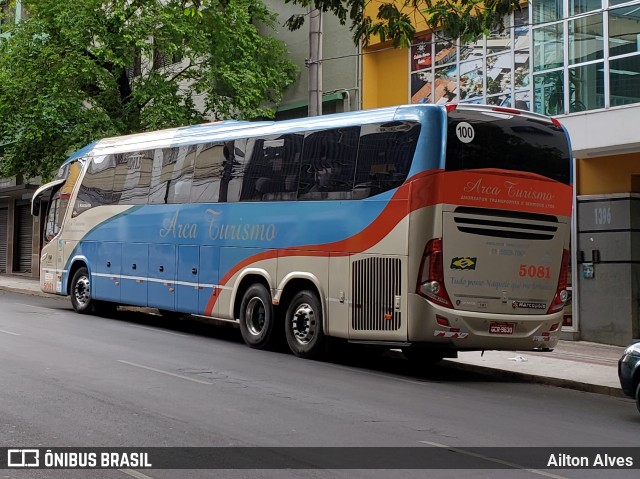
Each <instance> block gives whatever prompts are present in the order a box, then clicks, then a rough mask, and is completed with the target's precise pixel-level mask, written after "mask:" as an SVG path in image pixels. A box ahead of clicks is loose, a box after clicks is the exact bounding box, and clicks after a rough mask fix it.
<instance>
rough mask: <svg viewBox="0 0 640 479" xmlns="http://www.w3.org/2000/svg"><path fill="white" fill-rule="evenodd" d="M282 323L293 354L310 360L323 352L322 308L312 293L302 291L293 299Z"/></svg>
mask: <svg viewBox="0 0 640 479" xmlns="http://www.w3.org/2000/svg"><path fill="white" fill-rule="evenodd" d="M284 322H285V336H286V338H287V344H288V345H289V349H291V352H292V353H293V354H295V355H296V356H298V357H300V358H306V359H312V358H316V357H318V356H320V355H322V354H323V353H324V352H325V347H324V346H325V336H324V331H323V328H322V306H321V304H320V300H319V299H318V296H317V294H315V293H314V292H313V291H309V290H303V291H300V292H299V293H297V294H296V295H295V296H294V297H293V299H292V300H291V302H290V303H289V307H288V308H287V314H286V316H285V321H284Z"/></svg>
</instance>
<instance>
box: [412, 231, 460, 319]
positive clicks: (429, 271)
mask: <svg viewBox="0 0 640 479" xmlns="http://www.w3.org/2000/svg"><path fill="white" fill-rule="evenodd" d="M416 293H418V294H419V295H420V296H423V297H425V298H427V299H428V300H429V301H432V302H434V303H437V304H439V305H441V306H446V307H447V308H453V304H451V300H450V299H449V295H448V294H447V290H446V288H445V287H444V268H443V266H442V239H440V238H437V239H432V240H431V241H429V242H428V243H427V246H426V247H425V248H424V255H423V256H422V264H421V265H420V275H419V277H418V285H417V287H416Z"/></svg>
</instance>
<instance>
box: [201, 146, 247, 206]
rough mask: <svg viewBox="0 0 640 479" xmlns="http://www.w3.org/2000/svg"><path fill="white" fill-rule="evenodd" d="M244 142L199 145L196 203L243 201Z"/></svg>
mask: <svg viewBox="0 0 640 479" xmlns="http://www.w3.org/2000/svg"><path fill="white" fill-rule="evenodd" d="M243 145H244V140H236V141H235V142H234V141H225V142H220V143H208V144H204V145H198V147H197V148H196V157H195V166H194V171H193V183H192V186H191V202H192V203H215V202H221V203H226V202H233V201H238V199H239V198H240V188H241V186H242V173H243V171H242V170H243V167H244V161H243V160H244V151H243V150H242V147H243Z"/></svg>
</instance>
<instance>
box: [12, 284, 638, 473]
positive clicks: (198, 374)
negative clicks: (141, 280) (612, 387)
mask: <svg viewBox="0 0 640 479" xmlns="http://www.w3.org/2000/svg"><path fill="white" fill-rule="evenodd" d="M639 427H640V416H639V415H638V414H637V412H636V411H635V408H632V407H629V402H628V400H624V399H620V398H614V397H608V396H602V395H596V394H590V393H582V392H577V391H572V390H567V389H560V388H554V387H551V386H543V385H539V384H527V383H518V382H507V381H504V380H500V379H497V378H491V377H486V376H482V375H479V374H474V373H471V372H463V371H456V370H452V369H447V368H445V367H433V368H432V369H430V370H427V371H423V370H419V369H417V368H415V367H413V366H412V365H411V364H409V363H408V362H407V361H405V360H401V359H397V358H390V357H385V356H380V355H377V354H371V353H367V352H364V351H362V350H358V349H349V350H347V352H346V353H343V354H341V355H337V356H335V357H332V358H330V359H328V360H324V361H305V360H302V359H299V358H296V357H294V356H292V355H291V354H287V353H283V352H270V351H257V350H252V349H250V348H248V347H246V346H245V345H244V344H243V343H242V340H241V337H240V333H239V331H238V330H237V329H235V328H233V327H231V326H220V325H212V324H206V323H204V322H201V321H196V320H182V321H179V322H174V323H167V322H165V321H163V320H162V319H161V318H160V317H159V316H155V315H149V314H143V313H139V312H120V313H119V314H118V315H117V316H116V317H115V318H103V317H97V316H82V315H78V314H76V313H74V312H73V311H72V310H71V308H70V305H69V303H68V301H67V300H63V299H59V298H56V297H52V298H50V299H49V298H40V297H33V296H26V295H20V294H14V293H7V292H0V444H1V445H2V446H4V447H29V446H33V447H36V446H37V447H86V446H91V447H159V446H162V447H165V446H194V447H229V446H238V447H246V446H251V447H254V446H263V447H293V446H295V447H307V446H308V447H315V446H322V447H326V446H332V447H365V446H367V447H388V446H398V447H443V446H448V447H455V448H459V449H460V451H461V453H460V454H459V456H458V457H461V458H462V457H471V455H470V454H465V452H464V451H466V450H469V448H473V447H505V446H510V447H525V446H539V447H558V448H563V447H573V446H576V447H577V446H583V447H595V448H603V447H617V446H621V447H629V446H637V444H638V437H639V436H638V432H639ZM475 459H478V458H475ZM475 459H474V460H475ZM480 460H482V459H480ZM391 475H392V476H393V477H460V476H461V472H460V471H456V470H444V469H443V470H430V471H425V470H421V471H394V472H393V474H390V473H389V471H381V470H339V471H336V470H297V471H273V470H263V471H260V470H224V471H206V470H199V471H169V470H159V469H154V470H140V471H134V470H129V469H121V470H109V471H88V470H84V471H77V470H76V471H47V470H37V471H20V470H0V477H11V478H13V477H34V478H40V477H82V478H86V477H114V478H126V477H138V478H139V479H146V478H147V477H151V478H170V477H278V478H280V477H390V476H391ZM462 475H464V476H465V477H483V478H484V477H487V478H488V477H498V478H501V477H505V478H511V477H516V478H520V477H523V478H527V477H541V476H542V477H569V478H574V477H576V478H577V477H581V478H582V477H604V476H603V475H602V471H597V470H561V471H555V470H552V471H550V470H544V471H525V470H518V469H511V470H465V471H463V472H462ZM606 477H637V470H636V473H633V471H629V470H615V471H607V472H606Z"/></svg>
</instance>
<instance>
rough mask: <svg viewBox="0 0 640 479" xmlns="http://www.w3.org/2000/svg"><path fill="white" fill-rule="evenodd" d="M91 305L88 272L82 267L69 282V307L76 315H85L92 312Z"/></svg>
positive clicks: (92, 305)
mask: <svg viewBox="0 0 640 479" xmlns="http://www.w3.org/2000/svg"><path fill="white" fill-rule="evenodd" d="M93 303H94V301H93V299H91V280H90V277H89V271H88V270H87V268H85V267H84V266H83V267H82V268H80V269H79V270H78V271H76V274H74V275H73V279H72V280H71V305H72V306H73V309H74V311H75V312H76V313H80V314H87V313H92V312H93V307H94V304H93Z"/></svg>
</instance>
